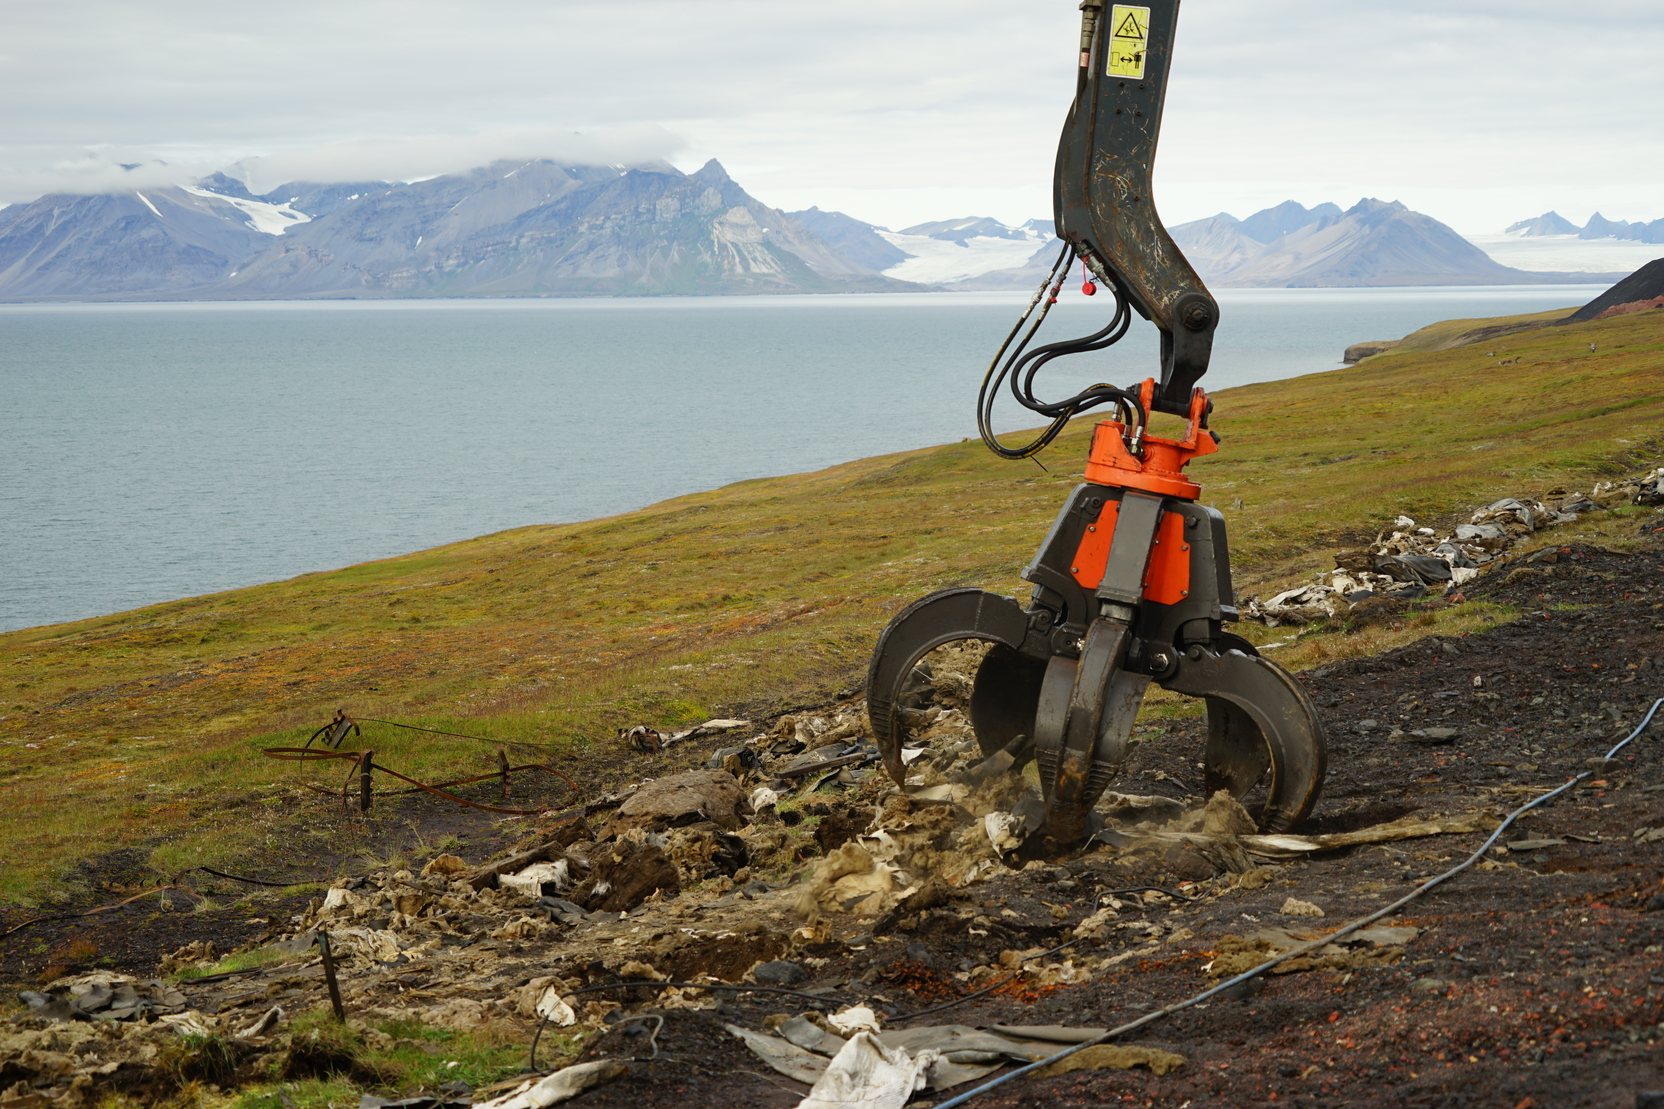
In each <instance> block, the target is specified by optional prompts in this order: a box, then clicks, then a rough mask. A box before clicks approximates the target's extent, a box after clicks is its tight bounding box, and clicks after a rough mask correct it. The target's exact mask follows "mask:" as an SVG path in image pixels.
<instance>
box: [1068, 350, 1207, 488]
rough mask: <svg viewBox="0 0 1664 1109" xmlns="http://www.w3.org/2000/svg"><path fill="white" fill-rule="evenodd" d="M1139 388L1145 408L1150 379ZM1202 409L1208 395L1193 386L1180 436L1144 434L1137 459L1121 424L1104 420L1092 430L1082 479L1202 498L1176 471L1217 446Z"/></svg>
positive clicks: (1147, 407) (1151, 392) (1151, 387)
mask: <svg viewBox="0 0 1664 1109" xmlns="http://www.w3.org/2000/svg"><path fill="white" fill-rule="evenodd" d="M1140 389H1141V391H1142V393H1143V401H1144V410H1145V411H1146V412H1148V411H1149V410H1150V402H1151V400H1152V399H1153V398H1154V396H1155V381H1154V380H1153V379H1146V380H1145V382H1144V384H1143V385H1142V386H1140ZM1207 411H1208V395H1207V394H1206V393H1204V392H1203V391H1202V390H1200V389H1197V390H1195V391H1194V392H1192V393H1191V395H1190V414H1189V416H1190V422H1189V425H1188V426H1187V427H1186V429H1185V437H1184V438H1183V439H1182V440H1181V439H1163V438H1161V437H1160V436H1158V435H1146V436H1145V437H1144V441H1143V444H1142V448H1141V449H1142V451H1143V457H1142V458H1138V457H1135V456H1134V455H1133V454H1132V453H1131V452H1129V451H1128V450H1127V445H1126V430H1127V429H1126V425H1124V424H1122V423H1120V422H1119V421H1117V420H1105V421H1103V422H1102V423H1100V424H1098V426H1097V427H1095V428H1094V429H1093V430H1092V447H1091V449H1090V450H1089V451H1088V452H1087V456H1086V480H1087V481H1089V482H1092V483H1093V484H1094V485H1108V486H1112V487H1114V488H1117V489H1137V490H1140V491H1142V492H1145V493H1154V494H1156V495H1158V496H1162V497H1179V498H1182V499H1183V500H1187V501H1193V500H1195V499H1196V498H1197V497H1199V496H1201V493H1202V487H1201V486H1200V485H1197V484H1196V483H1195V482H1193V481H1191V480H1190V479H1189V478H1187V477H1185V476H1184V474H1183V473H1182V472H1181V471H1182V470H1183V469H1184V467H1185V465H1186V464H1187V463H1188V462H1189V461H1190V460H1191V459H1192V458H1199V457H1201V456H1202V455H1205V454H1213V453H1214V452H1215V451H1217V450H1218V449H1219V444H1218V443H1217V442H1215V441H1214V438H1213V435H1212V434H1211V433H1210V432H1209V431H1208V430H1207V429H1206V428H1204V427H1203V426H1202V420H1203V418H1204V417H1205V416H1206V415H1207Z"/></svg>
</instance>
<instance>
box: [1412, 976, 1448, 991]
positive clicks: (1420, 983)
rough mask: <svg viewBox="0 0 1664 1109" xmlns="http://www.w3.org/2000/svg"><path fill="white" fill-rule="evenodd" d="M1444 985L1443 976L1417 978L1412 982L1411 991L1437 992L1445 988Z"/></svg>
mask: <svg viewBox="0 0 1664 1109" xmlns="http://www.w3.org/2000/svg"><path fill="white" fill-rule="evenodd" d="M1444 987H1445V981H1444V979H1442V978H1417V979H1416V980H1415V981H1414V982H1412V983H1410V992H1411V993H1437V992H1438V991H1439V990H1442V989H1444Z"/></svg>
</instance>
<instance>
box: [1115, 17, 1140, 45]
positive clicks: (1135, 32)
mask: <svg viewBox="0 0 1664 1109" xmlns="http://www.w3.org/2000/svg"><path fill="white" fill-rule="evenodd" d="M1115 37H1116V38H1118V39H1141V38H1143V37H1144V28H1142V27H1140V26H1139V25H1138V17H1137V16H1136V15H1134V14H1133V13H1132V12H1128V13H1127V18H1125V19H1123V20H1122V21H1121V25H1120V26H1119V27H1117V28H1115Z"/></svg>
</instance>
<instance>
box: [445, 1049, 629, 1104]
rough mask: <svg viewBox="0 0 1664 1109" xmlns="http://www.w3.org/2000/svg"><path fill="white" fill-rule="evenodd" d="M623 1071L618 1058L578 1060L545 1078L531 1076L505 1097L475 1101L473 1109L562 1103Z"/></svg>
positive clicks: (623, 1068) (622, 1065)
mask: <svg viewBox="0 0 1664 1109" xmlns="http://www.w3.org/2000/svg"><path fill="white" fill-rule="evenodd" d="M624 1070H625V1067H624V1064H623V1063H620V1062H619V1061H618V1060H617V1059H598V1060H596V1061H595V1062H593V1063H578V1064H577V1065H575V1066H570V1067H567V1068H566V1069H565V1070H558V1071H556V1072H555V1073H554V1074H551V1075H549V1076H548V1077H546V1078H540V1079H532V1078H529V1079H527V1080H526V1081H524V1082H522V1083H521V1084H520V1085H518V1086H516V1087H515V1088H514V1089H513V1090H510V1091H509V1092H508V1093H506V1094H504V1095H503V1096H502V1097H498V1098H493V1099H491V1100H490V1101H479V1102H475V1103H474V1109H543V1107H544V1106H546V1105H559V1104H560V1103H561V1102H563V1101H569V1100H571V1099H572V1098H575V1097H577V1096H578V1095H579V1094H581V1093H583V1092H584V1091H585V1090H587V1089H589V1088H590V1087H591V1086H599V1085H600V1084H601V1083H603V1082H606V1081H609V1080H611V1079H614V1078H617V1077H618V1076H619V1075H621V1074H623V1073H624Z"/></svg>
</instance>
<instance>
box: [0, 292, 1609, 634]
mask: <svg viewBox="0 0 1664 1109" xmlns="http://www.w3.org/2000/svg"><path fill="white" fill-rule="evenodd" d="M1598 292H1599V288H1597V287H1591V286H1587V285H1574V286H1507V287H1499V288H1417V289H1275V290H1271V289H1267V290H1257V289H1256V290H1223V291H1222V292H1220V294H1219V298H1220V301H1221V315H1222V320H1221V324H1220V329H1219V333H1218V338H1217V341H1216V344H1215V347H1214V359H1213V366H1212V369H1211V370H1210V371H1209V373H1208V376H1207V377H1206V379H1205V380H1204V384H1205V385H1206V386H1207V387H1208V388H1209V389H1210V390H1211V391H1217V390H1220V389H1224V388H1228V387H1229V386H1232V385H1242V384H1247V383H1249V382H1256V381H1269V380H1277V379H1280V378H1286V377H1293V376H1296V375H1299V374H1305V373H1312V372H1317V371H1321V370H1326V369H1332V368H1334V367H1336V366H1337V365H1339V358H1340V353H1341V351H1342V350H1343V349H1344V348H1345V347H1346V346H1347V345H1348V344H1350V343H1353V342H1358V341H1360V340H1364V339H1385V338H1396V337H1398V336H1400V335H1403V334H1405V333H1407V332H1409V331H1412V330H1414V329H1415V328H1418V327H1421V326H1423V325H1425V324H1428V323H1432V322H1434V321H1436V320H1441V319H1450V318H1455V317H1482V316H1495V315H1503V314H1510V313H1518V312H1528V311H1542V310H1546V309H1548V308H1553V307H1558V306H1562V305H1564V306H1568V307H1569V306H1572V305H1576V304H1581V303H1584V302H1586V301H1588V300H1589V299H1591V298H1592V297H1593V296H1595V295H1596V294H1597V293H1598ZM1026 303H1027V295H1026V294H1017V293H980V294H979V293H961V294H901V295H886V296H783V297H690V298H646V299H593V300H466V301H464V300H458V301H432V300H423V301H397V302H388V301H368V302H365V301H336V302H288V301H277V302H264V303H235V304H228V303H204V304H183V303H178V304H62V305H3V306H0V478H3V481H0V569H3V571H4V573H3V575H0V630H11V629H16V628H22V627H29V626H33V625H38V624H48V623H57V622H60V621H65V620H73V619H79V618H82V617H87V616H95V615H99V614H103V613H109V612H115V611H120V610H124V609H129V608H134V607H138V606H141V605H145V604H150V603H154V602H158V601H165V600H170V599H175V598H179V597H185V596H193V595H197V594H201V593H208V592H217V591H219V590H224V589H232V588H236V587H239V586H244V585H251V584H254V583H257V582H262V581H271V580H276V579H280V578H284V577H289V576H292V575H295V574H300V573H305V572H309V571H315V570H326V569H333V568H336V567H339V566H343V565H349V564H352V563H355V562H362V561H366V560H369V559H375V558H384V557H388V556H391V555H397V554H403V553H406V552H409V551H415V550H420V549H423V548H426V547H431V546H436V545H438V544H441V543H445V542H449V541H452V540H457V539H464V538H468V537H471V536H475V535H482V534H486V533H489V532H492V531H498V530H502V529H505V528H512V527H518V526H522V525H527V524H537V523H549V522H562V521H572V520H582V519H587V518H591V517H595V516H602V515H608V514H612V513H616V512H623V511H627V510H629V509H633V508H638V507H641V506H642V505H646V504H650V503H652V502H654V501H659V500H663V499H665V498H667V497H673V496H677V495H680V494H684V493H692V492H696V491H699V490H703V489H710V488H714V487H717V486H720V485H724V484H727V483H729V482H734V481H740V480H743V479H747V478H754V477H763V476H769V475H775V474H785V473H794V472H800V471H805V470H813V469H817V468H820V467H823V466H828V465H832V464H834V463H838V462H844V461H848V460H850V459H855V458H861V457H865V456H868V455H874V454H882V453H885V452H890V451H900V450H908V449H912V448H915V447H924V446H929V445H931V444H935V443H942V442H950V441H954V440H957V439H961V438H964V437H969V436H974V435H975V434H976V425H975V418H974V400H975V396H976V389H977V385H978V382H979V381H980V379H981V375H982V372H983V369H984V368H985V367H986V365H987V361H988V358H989V356H990V355H991V354H992V352H993V349H994V347H995V346H996V345H997V344H998V342H999V341H1000V339H1001V338H1003V337H1004V335H1005V333H1006V332H1007V330H1009V328H1010V327H1011V325H1012V323H1013V322H1014V321H1015V319H1016V316H1017V314H1018V312H1019V311H1020V310H1021V308H1022V306H1023V305H1024V304H1026ZM1108 310H1109V303H1108V298H1107V297H1103V296H1099V297H1097V298H1094V299H1091V300H1089V299H1087V298H1084V297H1082V296H1081V295H1079V293H1078V292H1074V291H1073V290H1071V291H1069V292H1068V293H1066V295H1065V297H1064V298H1063V300H1062V301H1061V302H1060V303H1059V304H1058V305H1057V307H1056V308H1055V309H1054V311H1053V316H1052V320H1051V321H1049V322H1048V325H1047V329H1046V331H1045V332H1043V333H1042V341H1045V340H1047V339H1048V338H1049V339H1052V340H1055V339H1060V338H1068V337H1072V336H1075V335H1080V334H1084V333H1087V332H1089V331H1093V330H1096V329H1097V328H1098V327H1100V326H1102V324H1103V323H1104V322H1106V313H1107V311H1108ZM1155 347H1156V344H1155V332H1154V330H1153V329H1152V328H1150V327H1149V325H1147V324H1144V323H1143V322H1142V321H1136V322H1135V325H1134V327H1133V330H1132V333H1131V334H1130V335H1129V336H1128V338H1127V340H1126V341H1125V342H1123V343H1122V344H1121V345H1120V346H1118V347H1116V348H1114V349H1112V350H1111V351H1109V352H1105V353H1103V354H1099V355H1089V356H1079V357H1076V358H1071V359H1067V360H1064V361H1061V362H1059V363H1055V364H1054V366H1055V367H1056V368H1055V369H1048V370H1047V371H1044V372H1043V373H1042V375H1041V381H1042V382H1043V383H1044V385H1043V387H1042V388H1041V390H1040V391H1041V393H1042V395H1047V396H1064V395H1068V393H1071V392H1074V391H1075V390H1076V389H1078V388H1080V387H1081V386H1082V385H1086V384H1090V383H1092V382H1094V381H1103V380H1108V381H1116V382H1122V383H1130V382H1132V381H1135V380H1138V379H1140V378H1143V377H1145V376H1148V375H1149V374H1151V373H1153V372H1154V370H1155ZM1000 415H1001V420H1000V426H1001V428H1002V429H1006V430H1010V429H1015V428H1021V427H1032V426H1034V425H1035V424H1037V423H1038V422H1039V421H1038V420H1036V419H1035V418H1034V417H1033V416H1032V415H1031V414H1028V413H1025V412H1023V411H1022V410H1020V409H1018V408H1017V407H1016V406H1015V404H1013V403H1010V402H1009V401H1007V403H1005V404H1004V405H1003V406H1002V408H1001V409H1000ZM1228 421H1229V412H1228V410H1226V411H1223V412H1221V413H1220V415H1219V424H1220V426H1222V427H1228ZM1060 464H1062V465H1065V466H1069V467H1073V466H1074V464H1075V460H1073V459H1070V460H1067V461H1061V460H1060ZM1022 465H1024V466H1028V465H1032V463H1023V464H1022ZM1037 538H1038V537H1037Z"/></svg>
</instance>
